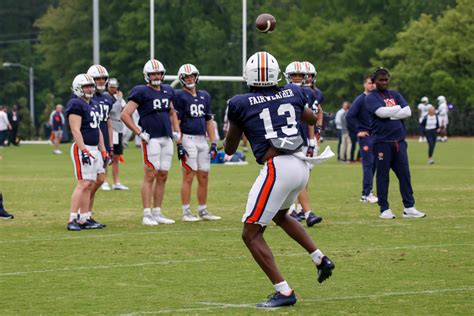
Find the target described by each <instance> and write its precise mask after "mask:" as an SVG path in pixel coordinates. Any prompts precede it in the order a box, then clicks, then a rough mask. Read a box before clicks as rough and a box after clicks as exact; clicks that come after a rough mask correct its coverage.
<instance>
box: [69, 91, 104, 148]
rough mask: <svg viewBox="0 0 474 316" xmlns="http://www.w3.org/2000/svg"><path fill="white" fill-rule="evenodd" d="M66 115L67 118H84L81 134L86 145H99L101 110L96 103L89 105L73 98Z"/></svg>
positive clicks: (92, 102)
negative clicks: (76, 116)
mask: <svg viewBox="0 0 474 316" xmlns="http://www.w3.org/2000/svg"><path fill="white" fill-rule="evenodd" d="M65 114H66V117H69V115H71V114H75V115H78V116H80V117H81V118H82V122H81V134H82V138H83V139H84V144H86V145H89V146H97V145H98V144H99V137H100V136H99V135H100V134H99V133H100V132H99V122H100V110H99V105H98V104H97V103H95V102H94V101H91V102H90V103H87V102H86V101H84V100H83V99H81V98H72V99H71V100H69V101H68V102H67V104H66V110H65Z"/></svg>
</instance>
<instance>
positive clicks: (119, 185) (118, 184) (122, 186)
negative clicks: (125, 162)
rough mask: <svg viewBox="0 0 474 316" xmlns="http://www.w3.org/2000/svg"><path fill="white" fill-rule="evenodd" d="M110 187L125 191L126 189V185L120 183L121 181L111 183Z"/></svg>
mask: <svg viewBox="0 0 474 316" xmlns="http://www.w3.org/2000/svg"><path fill="white" fill-rule="evenodd" d="M112 189H113V190H123V191H126V190H128V187H127V186H124V185H123V184H121V183H117V184H112Z"/></svg>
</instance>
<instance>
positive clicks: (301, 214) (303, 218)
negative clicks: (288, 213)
mask: <svg viewBox="0 0 474 316" xmlns="http://www.w3.org/2000/svg"><path fill="white" fill-rule="evenodd" d="M297 214H298V217H299V218H300V220H299V221H300V222H301V221H304V220H306V216H304V211H300V212H299V213H297Z"/></svg>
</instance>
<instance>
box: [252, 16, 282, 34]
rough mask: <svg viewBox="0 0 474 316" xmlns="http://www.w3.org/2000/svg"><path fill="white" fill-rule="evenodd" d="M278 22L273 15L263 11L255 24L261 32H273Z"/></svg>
mask: <svg viewBox="0 0 474 316" xmlns="http://www.w3.org/2000/svg"><path fill="white" fill-rule="evenodd" d="M276 22H277V21H276V19H275V17H274V16H273V15H271V14H268V13H262V14H260V15H259V16H258V17H257V19H256V20H255V26H256V27H257V30H258V31H259V32H262V33H271V32H273V31H274V30H275V27H276Z"/></svg>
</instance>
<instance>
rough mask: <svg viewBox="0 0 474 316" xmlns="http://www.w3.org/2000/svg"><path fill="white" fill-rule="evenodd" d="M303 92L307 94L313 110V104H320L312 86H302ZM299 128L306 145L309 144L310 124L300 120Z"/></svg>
mask: <svg viewBox="0 0 474 316" xmlns="http://www.w3.org/2000/svg"><path fill="white" fill-rule="evenodd" d="M302 89H303V92H304V94H305V96H306V103H307V105H308V107H309V108H310V109H312V110H313V106H314V105H316V106H317V104H318V100H317V99H316V97H317V95H316V92H315V90H313V89H312V88H311V87H302ZM298 129H299V130H300V134H301V136H302V137H303V142H304V146H308V137H309V135H308V125H307V124H306V123H304V122H299V124H298Z"/></svg>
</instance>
